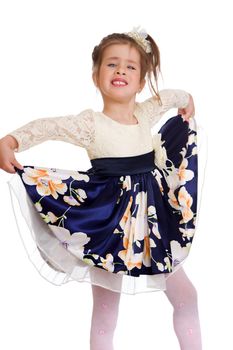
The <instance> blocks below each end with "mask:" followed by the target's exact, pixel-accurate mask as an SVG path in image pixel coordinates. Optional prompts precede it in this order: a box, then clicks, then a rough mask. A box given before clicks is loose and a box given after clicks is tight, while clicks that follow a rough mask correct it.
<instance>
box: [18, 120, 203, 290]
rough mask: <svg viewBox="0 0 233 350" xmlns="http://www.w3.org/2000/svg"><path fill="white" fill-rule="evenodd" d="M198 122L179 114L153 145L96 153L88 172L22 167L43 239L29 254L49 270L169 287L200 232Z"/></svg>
mask: <svg viewBox="0 0 233 350" xmlns="http://www.w3.org/2000/svg"><path fill="white" fill-rule="evenodd" d="M192 125H194V126H195V123H194V124H192ZM194 126H192V127H191V126H190V123H188V122H187V121H184V120H183V119H182V118H181V116H180V115H177V116H175V117H172V118H170V119H169V120H168V121H167V122H166V123H165V124H164V125H163V126H162V127H161V129H160V130H159V132H158V133H156V134H155V135H154V139H153V142H154V149H153V151H151V152H148V153H145V154H140V155H138V156H131V157H104V158H96V159H92V160H91V165H92V167H91V168H90V169H88V170H87V171H79V170H78V169H77V170H76V171H72V172H69V171H65V170H64V171H62V170H60V169H52V168H41V167H36V166H30V165H29V166H24V169H23V170H19V169H17V178H19V179H20V183H18V186H21V187H20V191H21V194H22V196H23V191H25V194H26V202H27V206H28V208H29V210H28V213H29V216H27V221H28V222H27V224H28V227H29V228H30V231H31V233H32V236H33V240H34V242H35V244H36V249H32V251H31V252H30V254H29V255H30V258H31V260H32V261H33V263H34V265H35V266H36V267H37V268H38V270H39V272H40V273H41V275H42V276H43V277H45V278H46V279H47V280H49V281H50V282H52V283H54V284H56V285H61V284H63V283H66V282H68V281H72V280H76V281H80V282H82V281H87V282H89V283H92V284H97V285H100V286H102V287H105V288H108V289H111V290H113V291H117V292H122V293H127V294H136V293H140V292H147V291H155V290H164V289H165V288H166V279H167V278H168V277H169V276H170V275H171V274H172V273H174V272H175V271H176V270H177V269H178V268H179V267H180V266H181V264H182V262H183V261H184V260H185V258H186V257H187V256H188V253H189V251H190V248H191V245H192V241H193V237H194V233H195V221H196V214H197V142H196V136H197V135H196V134H197V132H196V130H195V127H194ZM24 215H25V212H24ZM25 217H26V216H25ZM28 217H30V219H28ZM39 261H40V262H39Z"/></svg>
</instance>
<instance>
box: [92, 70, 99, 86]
mask: <svg viewBox="0 0 233 350" xmlns="http://www.w3.org/2000/svg"><path fill="white" fill-rule="evenodd" d="M92 80H93V82H94V84H95V86H96V87H98V80H97V75H96V72H93V73H92Z"/></svg>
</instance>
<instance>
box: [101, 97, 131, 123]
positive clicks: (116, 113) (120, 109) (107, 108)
mask: <svg viewBox="0 0 233 350" xmlns="http://www.w3.org/2000/svg"><path fill="white" fill-rule="evenodd" d="M134 109H135V101H132V102H130V103H129V102H127V103H117V102H114V103H104V108H103V113H104V114H106V115H108V116H109V117H111V118H112V119H114V120H117V121H119V122H127V123H130V122H133V121H135V118H134Z"/></svg>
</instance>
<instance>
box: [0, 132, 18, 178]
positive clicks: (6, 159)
mask: <svg viewBox="0 0 233 350" xmlns="http://www.w3.org/2000/svg"><path fill="white" fill-rule="evenodd" d="M17 146H18V143H17V141H16V139H15V138H14V137H13V136H10V135H7V136H5V137H3V138H2V139H0V169H2V170H4V171H6V172H7V173H11V174H13V173H15V172H16V171H15V169H14V167H16V168H18V169H21V170H22V169H23V166H22V165H21V164H20V163H19V162H18V161H17V160H16V158H15V153H14V150H15V149H16V148H17Z"/></svg>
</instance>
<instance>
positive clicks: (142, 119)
mask: <svg viewBox="0 0 233 350" xmlns="http://www.w3.org/2000/svg"><path fill="white" fill-rule="evenodd" d="M159 94H160V97H161V100H162V105H159V103H158V101H157V100H156V99H155V98H154V97H151V98H149V99H147V100H145V101H144V102H142V103H138V102H136V104H135V111H134V115H135V117H136V119H137V120H138V124H134V125H132V124H130V125H127V124H123V123H119V122H117V121H114V120H113V119H111V118H110V117H108V116H106V115H105V114H103V113H102V112H95V111H93V110H92V109H86V110H84V111H82V112H81V113H79V114H78V115H68V116H61V117H50V118H40V119H36V120H34V121H31V122H29V123H28V124H26V125H24V126H22V127H20V128H18V129H16V130H15V131H12V132H11V133H9V134H8V135H11V136H13V137H15V139H16V140H17V142H18V149H17V150H16V152H21V151H24V150H26V149H28V148H30V147H32V146H35V145H37V144H39V143H42V142H44V141H47V140H59V141H65V142H69V143H72V144H74V145H77V146H80V147H84V148H85V149H86V151H87V153H88V156H89V159H95V158H99V157H111V156H113V157H117V156H118V157H123V156H125V157H126V156H134V155H140V154H143V153H147V152H149V151H151V150H152V149H153V148H152V137H151V128H152V127H153V126H154V125H155V124H156V123H157V121H158V120H159V119H160V118H161V117H162V115H163V114H164V113H165V112H167V111H168V110H169V109H170V108H184V107H186V106H187V104H188V101H189V94H188V93H187V92H186V91H183V90H174V89H166V90H161V91H160V93H159Z"/></svg>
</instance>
